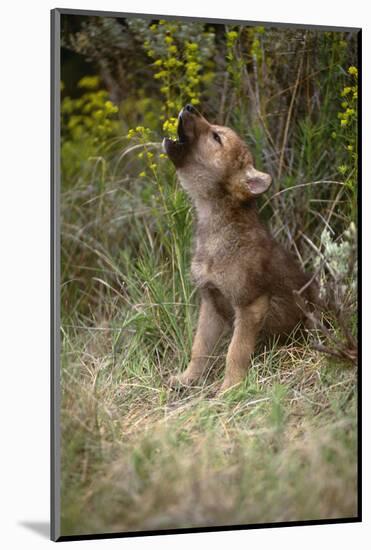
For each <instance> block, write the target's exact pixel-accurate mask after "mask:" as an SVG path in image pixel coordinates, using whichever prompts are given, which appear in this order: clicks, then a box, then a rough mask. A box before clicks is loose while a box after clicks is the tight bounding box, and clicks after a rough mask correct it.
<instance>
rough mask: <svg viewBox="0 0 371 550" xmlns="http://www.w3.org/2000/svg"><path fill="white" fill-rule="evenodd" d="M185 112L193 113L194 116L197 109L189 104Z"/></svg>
mask: <svg viewBox="0 0 371 550" xmlns="http://www.w3.org/2000/svg"><path fill="white" fill-rule="evenodd" d="M184 110H185V111H188V112H189V113H192V114H193V115H194V114H196V112H197V111H196V109H195V108H194V107H193V105H191V104H190V103H188V104H187V105H186V106H185V107H184Z"/></svg>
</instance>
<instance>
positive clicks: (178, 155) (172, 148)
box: [162, 105, 197, 166]
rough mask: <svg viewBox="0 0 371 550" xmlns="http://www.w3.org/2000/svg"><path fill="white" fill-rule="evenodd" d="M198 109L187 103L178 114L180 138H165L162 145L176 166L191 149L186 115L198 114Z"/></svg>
mask: <svg viewBox="0 0 371 550" xmlns="http://www.w3.org/2000/svg"><path fill="white" fill-rule="evenodd" d="M196 113H197V111H196V109H194V108H193V107H192V106H191V105H186V106H185V107H184V109H182V110H181V111H180V113H179V116H178V128H177V132H178V139H170V138H168V137H166V138H164V140H163V142H162V146H163V148H164V151H165V152H166V154H167V155H168V157H169V158H170V160H172V161H173V163H174V164H175V165H176V166H179V165H180V164H181V162H182V160H183V159H184V157H185V155H186V153H187V152H188V149H189V145H190V143H189V138H188V137H187V134H186V131H185V128H184V116H189V114H196Z"/></svg>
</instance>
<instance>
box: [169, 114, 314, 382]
mask: <svg viewBox="0 0 371 550" xmlns="http://www.w3.org/2000/svg"><path fill="white" fill-rule="evenodd" d="M163 147H164V150H165V152H166V153H167V155H168V157H169V159H170V160H171V161H172V162H173V163H174V165H175V168H176V171H177V175H178V178H179V181H180V183H181V185H182V187H183V188H184V189H185V191H186V192H187V193H188V195H189V196H190V198H191V200H192V201H193V203H194V206H195V210H196V215H197V235H196V243H195V244H196V246H195V253H194V256H193V261H192V266H191V273H192V276H193V279H194V281H195V284H196V285H197V287H198V288H199V289H200V292H201V308H200V314H199V320H198V326H197V331H196V335H195V338H194V342H193V346H192V356H191V361H190V363H189V365H188V368H187V369H186V370H185V371H184V372H183V373H182V374H180V375H179V376H172V377H171V379H170V384H171V385H177V384H179V385H190V384H192V383H194V382H195V381H197V380H198V379H199V378H200V376H201V375H202V374H203V373H204V372H205V370H206V368H207V364H208V359H209V357H210V356H211V355H212V353H213V350H214V348H215V346H216V344H217V342H218V340H219V339H220V337H221V336H222V334H223V332H224V331H225V330H226V329H227V328H228V327H230V326H232V327H233V336H232V340H231V342H230V344H229V348H228V354H227V359H226V371H225V377H224V381H223V384H222V386H221V389H220V391H221V392H224V391H225V390H227V389H229V388H231V387H232V386H235V385H236V384H238V383H240V382H241V381H242V380H243V379H244V377H245V375H246V373H247V370H248V367H249V362H250V357H251V355H252V353H253V352H254V347H255V343H256V340H257V337H258V336H259V335H263V336H269V335H280V334H288V333H290V332H291V331H292V330H293V329H294V328H295V326H296V325H297V324H298V323H299V322H300V321H302V320H303V314H302V311H301V310H300V308H299V307H298V305H297V304H296V302H295V298H294V294H293V291H294V290H297V291H298V290H300V289H301V288H302V287H304V285H306V284H307V283H308V282H309V279H310V277H309V275H307V274H305V273H303V271H301V269H300V268H299V266H298V265H297V264H296V262H295V260H294V258H293V257H292V256H291V255H290V254H289V253H288V252H287V251H286V250H284V249H283V248H282V247H281V246H280V245H279V244H278V243H277V242H276V241H275V240H274V239H273V237H272V236H271V234H270V233H269V231H268V229H267V228H266V227H265V225H264V224H263V223H262V222H261V221H260V220H259V217H258V211H257V207H256V204H255V202H256V201H255V199H256V197H257V196H259V195H261V193H264V191H267V189H268V188H269V186H270V184H271V181H272V178H271V176H269V175H268V174H265V173H264V172H260V171H259V170H257V169H256V168H254V165H253V158H252V155H251V153H250V151H249V149H248V148H247V146H246V145H245V143H244V142H243V141H242V140H241V138H240V137H239V136H238V135H237V134H236V133H235V132H234V131H233V130H231V129H230V128H226V127H223V126H216V125H214V124H210V123H209V122H208V121H207V120H206V119H205V118H204V117H203V116H202V115H201V114H200V113H199V112H198V111H197V110H196V109H195V108H194V107H193V106H192V105H186V106H185V107H184V108H183V109H182V110H181V112H180V113H179V120H178V140H171V139H168V138H165V139H164V141H163ZM303 295H304V297H305V298H306V299H307V300H309V301H313V300H314V290H313V288H312V287H311V285H308V288H307V289H306V290H305V291H304V293H303Z"/></svg>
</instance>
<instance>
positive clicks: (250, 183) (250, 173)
mask: <svg viewBox="0 0 371 550" xmlns="http://www.w3.org/2000/svg"><path fill="white" fill-rule="evenodd" d="M246 183H247V187H248V189H249V192H250V193H251V195H253V196H257V195H261V194H262V193H264V192H265V191H266V190H267V189H268V188H269V186H270V184H271V183H272V178H271V176H270V175H269V174H265V173H264V172H259V170H256V168H254V167H253V166H249V168H248V169H247V170H246Z"/></svg>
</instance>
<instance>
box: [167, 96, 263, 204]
mask: <svg viewBox="0 0 371 550" xmlns="http://www.w3.org/2000/svg"><path fill="white" fill-rule="evenodd" d="M163 147H164V150H165V152H166V153H167V155H168V157H169V158H170V160H171V161H172V162H173V163H174V165H175V167H176V170H177V174H178V176H179V180H180V183H181V185H182V186H183V188H184V189H185V190H186V191H187V192H188V193H189V195H190V196H191V197H192V198H193V199H195V200H197V199H208V198H212V197H213V196H220V195H221V194H225V193H227V194H228V195H230V196H231V197H233V198H234V199H235V200H236V201H246V200H248V199H249V198H253V197H255V196H257V195H260V194H261V193H263V192H264V191H266V190H267V189H268V187H269V186H270V184H271V181H272V178H271V176H269V175H268V174H265V173H264V172H260V171H259V170H256V168H254V166H253V158H252V155H251V153H250V151H249V149H248V148H247V146H246V144H245V143H244V142H243V141H242V139H241V138H240V137H239V136H238V135H237V134H236V133H235V132H234V131H233V130H231V128H227V127H225V126H217V125H215V124H210V123H209V122H208V121H207V120H206V118H204V117H203V116H202V115H201V114H200V113H199V112H198V111H197V110H196V109H195V108H194V107H193V106H192V105H186V106H185V107H184V108H183V109H182V110H181V111H180V113H179V117H178V139H177V140H171V139H169V138H165V139H164V141H163Z"/></svg>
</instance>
